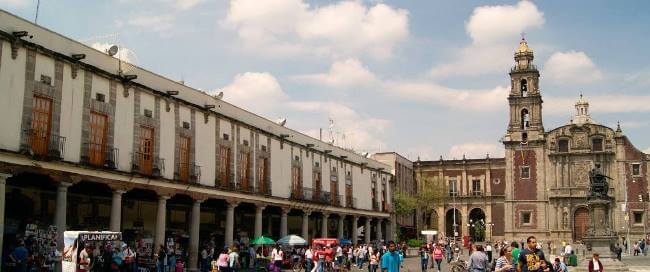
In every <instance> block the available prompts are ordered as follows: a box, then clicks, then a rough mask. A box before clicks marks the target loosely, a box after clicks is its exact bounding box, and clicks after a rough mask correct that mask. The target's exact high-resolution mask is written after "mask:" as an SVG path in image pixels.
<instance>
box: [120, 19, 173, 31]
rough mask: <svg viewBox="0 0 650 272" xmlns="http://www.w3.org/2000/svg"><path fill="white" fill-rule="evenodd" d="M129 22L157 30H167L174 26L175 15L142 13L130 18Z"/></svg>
mask: <svg viewBox="0 0 650 272" xmlns="http://www.w3.org/2000/svg"><path fill="white" fill-rule="evenodd" d="M127 23H128V24H129V25H132V26H135V27H140V28H145V29H148V30H153V31H155V32H165V31H167V30H169V29H170V28H171V27H172V26H174V17H173V16H171V15H141V16H138V17H133V18H130V19H129V20H128V21H127Z"/></svg>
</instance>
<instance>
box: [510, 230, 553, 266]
mask: <svg viewBox="0 0 650 272" xmlns="http://www.w3.org/2000/svg"><path fill="white" fill-rule="evenodd" d="M541 260H546V258H545V257H544V252H542V250H541V249H538V248H537V240H536V239H535V236H530V237H528V239H526V248H524V249H522V250H521V252H520V253H519V260H518V261H517V272H529V271H530V272H533V271H535V272H536V271H539V268H540V265H541Z"/></svg>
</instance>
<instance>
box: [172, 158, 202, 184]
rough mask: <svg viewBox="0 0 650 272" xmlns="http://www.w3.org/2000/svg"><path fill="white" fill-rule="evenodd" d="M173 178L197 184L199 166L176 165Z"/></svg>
mask: <svg viewBox="0 0 650 272" xmlns="http://www.w3.org/2000/svg"><path fill="white" fill-rule="evenodd" d="M174 178H176V179H177V180H180V181H184V182H187V183H193V184H198V183H199V181H200V180H201V166H198V165H196V164H194V163H177V164H176V172H175V173H174Z"/></svg>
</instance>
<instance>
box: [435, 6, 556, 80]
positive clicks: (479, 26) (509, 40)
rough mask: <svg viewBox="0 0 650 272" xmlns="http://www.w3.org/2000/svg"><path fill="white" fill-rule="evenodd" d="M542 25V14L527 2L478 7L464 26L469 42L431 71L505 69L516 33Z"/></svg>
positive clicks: (456, 73)
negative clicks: (452, 56) (449, 59)
mask: <svg viewBox="0 0 650 272" xmlns="http://www.w3.org/2000/svg"><path fill="white" fill-rule="evenodd" d="M543 25H544V14H543V13H542V12H541V11H539V10H538V9H537V6H535V4H533V3H532V2H529V1H521V2H519V3H517V4H516V5H499V6H482V7H477V8H475V9H474V12H473V13H472V16H471V17H470V18H469V21H468V22H467V23H466V25H465V31H466V32H467V34H468V35H469V36H470V37H471V38H472V44H470V45H468V46H465V47H463V48H461V49H459V50H458V52H457V53H456V54H455V55H454V58H453V59H452V60H451V61H450V62H448V63H442V64H438V65H435V66H434V67H433V68H432V69H431V71H430V74H431V76H433V77H436V78H442V77H448V76H476V75H482V74H489V73H494V72H504V71H506V69H507V67H508V65H509V64H511V63H512V53H513V52H514V49H515V47H516V44H515V43H514V41H516V37H517V35H519V33H521V32H523V31H525V30H526V29H530V28H541V27H542V26H543Z"/></svg>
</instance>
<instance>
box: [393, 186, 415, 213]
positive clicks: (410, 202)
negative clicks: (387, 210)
mask: <svg viewBox="0 0 650 272" xmlns="http://www.w3.org/2000/svg"><path fill="white" fill-rule="evenodd" d="M417 203H418V201H417V199H415V198H414V197H412V196H409V195H408V194H407V193H404V192H402V191H399V190H398V191H396V192H395V193H393V208H394V211H395V215H397V216H401V215H411V214H413V212H414V211H415V209H416V208H417Z"/></svg>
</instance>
